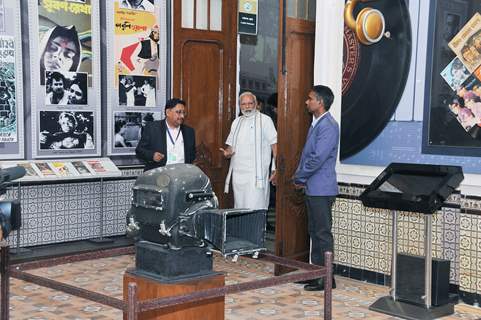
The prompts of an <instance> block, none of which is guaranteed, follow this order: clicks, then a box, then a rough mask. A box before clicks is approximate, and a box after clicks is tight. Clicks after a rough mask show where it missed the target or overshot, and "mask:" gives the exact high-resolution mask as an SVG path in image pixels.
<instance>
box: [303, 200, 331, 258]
mask: <svg viewBox="0 0 481 320" xmlns="http://www.w3.org/2000/svg"><path fill="white" fill-rule="evenodd" d="M335 200H336V197H335V196H306V207H307V218H308V232H309V236H310V238H311V263H312V264H316V265H319V266H323V265H324V252H326V251H331V252H332V253H334V238H333V236H332V231H331V229H332V205H333V204H334V201H335Z"/></svg>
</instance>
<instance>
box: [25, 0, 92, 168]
mask: <svg viewBox="0 0 481 320" xmlns="http://www.w3.org/2000/svg"><path fill="white" fill-rule="evenodd" d="M28 5H29V6H28V10H29V32H30V70H31V74H32V76H31V79H30V81H31V100H32V104H31V119H32V157H33V158H47V157H49V158H52V157H56V158H68V157H79V156H100V152H101V145H100V144H101V119H100V115H101V96H100V92H101V84H100V60H101V55H100V14H99V11H100V8H99V6H100V4H99V2H98V1H92V0H82V1H78V0H29V1H28Z"/></svg>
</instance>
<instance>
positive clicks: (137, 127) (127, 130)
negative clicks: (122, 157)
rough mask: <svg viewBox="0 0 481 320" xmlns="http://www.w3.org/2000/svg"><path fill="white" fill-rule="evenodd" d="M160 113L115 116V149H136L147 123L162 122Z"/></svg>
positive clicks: (130, 113)
mask: <svg viewBox="0 0 481 320" xmlns="http://www.w3.org/2000/svg"><path fill="white" fill-rule="evenodd" d="M160 119H161V113H160V112H116V113H115V115H114V124H115V135H114V147H115V148H135V147H137V144H138V143H139V140H140V136H141V135H142V128H143V127H145V125H146V124H147V122H150V121H154V120H160Z"/></svg>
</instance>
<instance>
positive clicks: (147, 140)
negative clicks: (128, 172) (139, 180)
mask: <svg viewBox="0 0 481 320" xmlns="http://www.w3.org/2000/svg"><path fill="white" fill-rule="evenodd" d="M180 131H181V132H182V137H183V138H184V156H185V163H192V162H194V160H195V131H194V129H192V128H191V127H189V126H186V125H184V124H182V125H181V126H180ZM166 139H167V124H166V123H165V119H164V120H160V121H159V120H157V121H152V122H147V124H146V126H145V127H144V130H143V131H142V137H141V138H140V141H139V144H138V145H137V148H135V154H136V155H137V158H139V159H141V160H143V161H144V162H145V169H144V171H147V170H151V169H154V168H158V167H163V166H165V164H166V163H167V140H166ZM155 152H160V153H162V154H163V155H164V158H163V159H162V160H160V162H155V161H154V160H153V158H154V153H155Z"/></svg>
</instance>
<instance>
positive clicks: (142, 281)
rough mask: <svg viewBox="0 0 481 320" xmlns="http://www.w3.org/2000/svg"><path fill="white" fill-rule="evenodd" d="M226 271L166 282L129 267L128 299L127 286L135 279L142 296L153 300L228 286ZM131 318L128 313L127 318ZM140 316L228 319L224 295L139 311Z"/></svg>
mask: <svg viewBox="0 0 481 320" xmlns="http://www.w3.org/2000/svg"><path fill="white" fill-rule="evenodd" d="M224 278H225V276H224V275H223V274H214V275H211V276H205V277H199V278H195V279H190V280H184V281H177V282H172V283H162V282H159V281H157V280H153V279H150V278H148V277H145V276H141V275H137V274H134V273H132V272H131V271H130V270H127V271H126V272H125V274H124V301H126V300H127V292H128V291H127V288H128V285H129V283H130V282H135V283H136V284H137V288H138V298H139V300H140V301H142V300H150V299H155V298H165V297H173V296H178V295H182V294H188V293H192V292H195V291H200V290H205V289H212V288H218V287H223V286H224ZM125 319H127V316H126V314H125V313H124V320H125ZM138 319H139V320H147V319H148V320H180V319H182V320H195V319H213V320H223V319H224V297H220V298H214V299H208V300H202V301H197V302H190V303H185V304H181V305H177V306H173V307H167V308H163V309H160V310H154V311H147V312H142V313H140V314H139V318H138Z"/></svg>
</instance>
